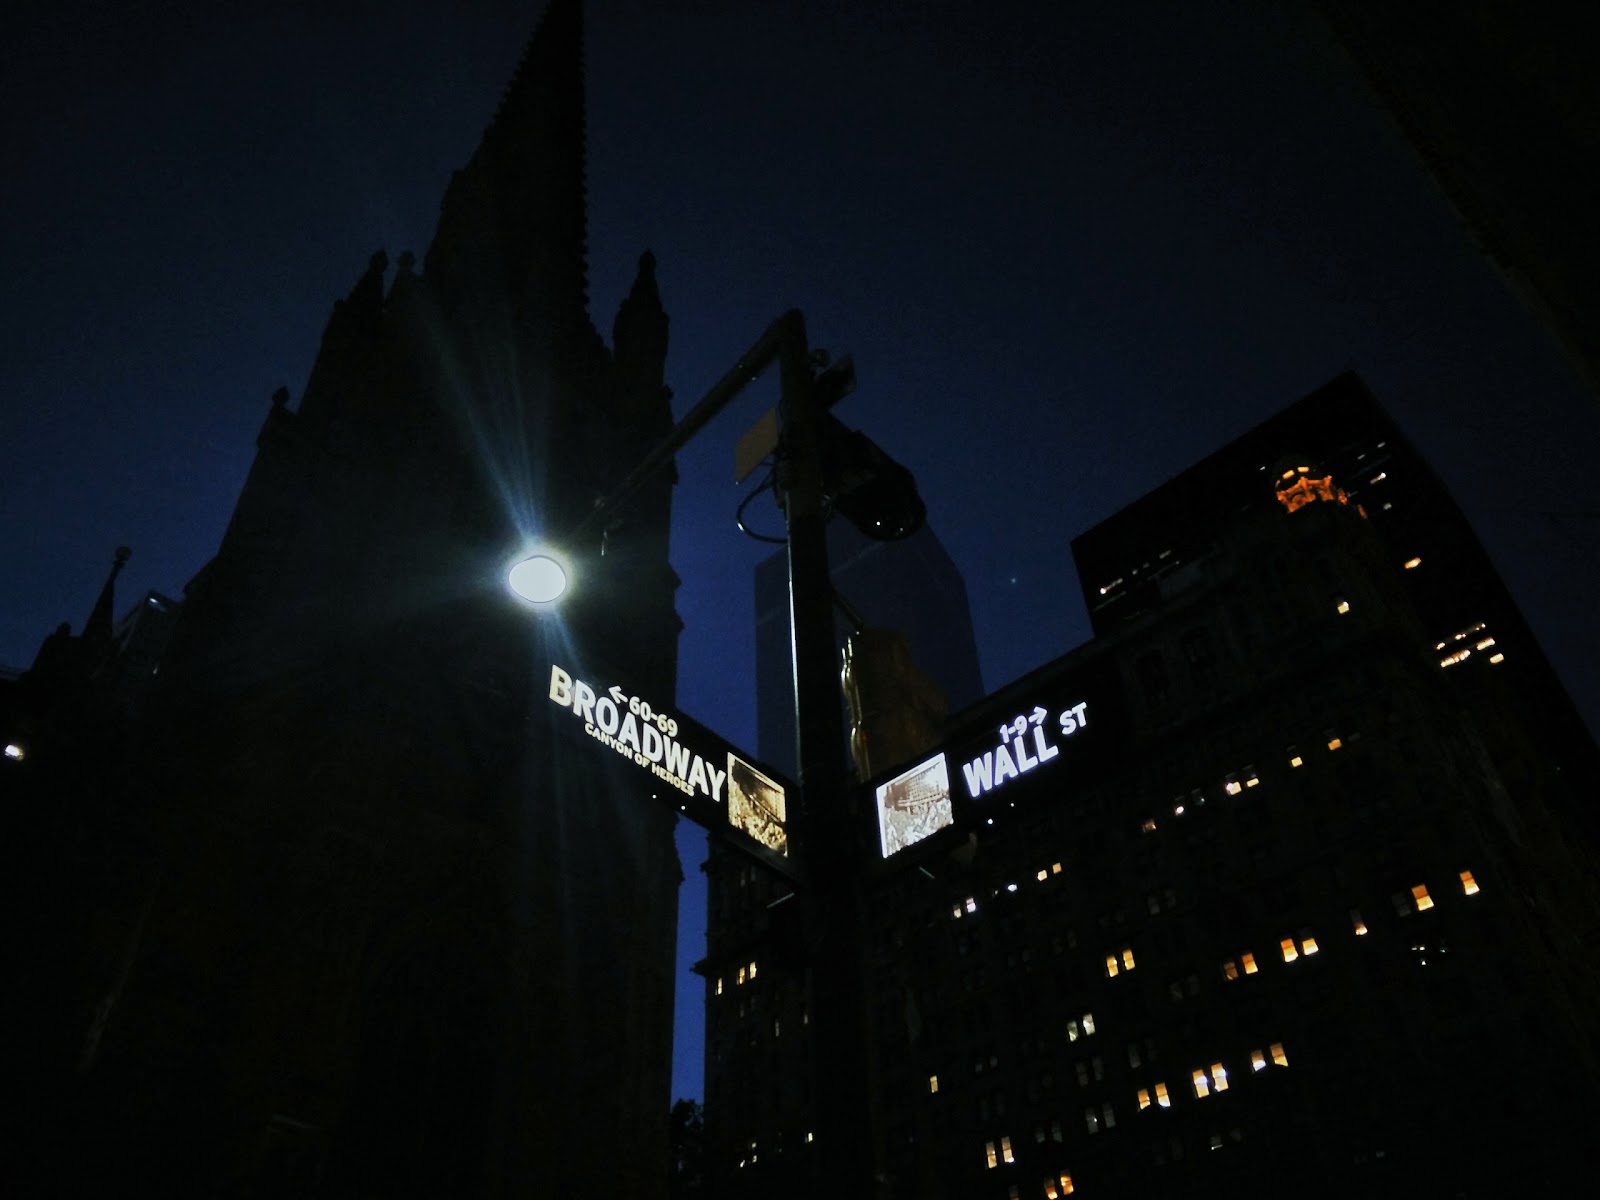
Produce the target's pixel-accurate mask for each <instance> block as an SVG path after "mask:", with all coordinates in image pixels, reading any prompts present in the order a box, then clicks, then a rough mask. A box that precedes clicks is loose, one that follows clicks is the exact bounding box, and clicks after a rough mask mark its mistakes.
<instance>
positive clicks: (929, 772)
mask: <svg viewBox="0 0 1600 1200" xmlns="http://www.w3.org/2000/svg"><path fill="white" fill-rule="evenodd" d="M954 820H955V813H954V812H953V811H952V809H951V807H950V768H949V766H948V765H947V764H946V763H945V758H944V755H943V754H937V755H935V756H934V757H932V758H930V759H929V760H928V761H927V762H925V763H922V764H920V765H918V766H915V767H912V768H911V770H909V771H907V772H905V773H904V774H903V775H897V776H895V777H894V778H893V779H891V780H889V782H888V783H882V784H879V785H878V832H879V835H880V837H881V838H882V840H883V856H884V857H885V858H888V857H889V855H891V854H893V853H894V852H895V851H896V850H903V849H905V848H906V847H907V846H909V845H911V844H912V843H914V842H920V841H921V840H922V839H923V838H925V837H927V836H928V835H929V834H931V833H935V832H937V831H938V830H940V829H943V828H944V827H945V826H946V825H949V824H951V823H952V822H954Z"/></svg>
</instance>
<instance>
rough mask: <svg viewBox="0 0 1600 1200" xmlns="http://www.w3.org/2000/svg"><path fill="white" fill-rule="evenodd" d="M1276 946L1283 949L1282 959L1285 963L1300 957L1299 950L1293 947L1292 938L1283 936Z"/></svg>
mask: <svg viewBox="0 0 1600 1200" xmlns="http://www.w3.org/2000/svg"><path fill="white" fill-rule="evenodd" d="M1278 948H1279V949H1280V950H1282V951H1283V961H1284V962H1286V963H1288V962H1293V961H1294V960H1295V959H1297V958H1299V957H1300V951H1298V950H1296V949H1295V945H1294V939H1293V938H1284V939H1283V940H1282V941H1281V942H1279V943H1278Z"/></svg>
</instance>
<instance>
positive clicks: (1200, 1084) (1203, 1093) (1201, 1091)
mask: <svg viewBox="0 0 1600 1200" xmlns="http://www.w3.org/2000/svg"><path fill="white" fill-rule="evenodd" d="M1191 1078H1192V1079H1193V1080H1194V1094H1195V1095H1196V1096H1198V1097H1199V1098H1200V1099H1202V1100H1204V1099H1205V1098H1206V1097H1207V1096H1209V1095H1211V1082H1210V1080H1208V1079H1207V1078H1206V1073H1205V1072H1204V1071H1195V1072H1194V1074H1193V1075H1192V1076H1191Z"/></svg>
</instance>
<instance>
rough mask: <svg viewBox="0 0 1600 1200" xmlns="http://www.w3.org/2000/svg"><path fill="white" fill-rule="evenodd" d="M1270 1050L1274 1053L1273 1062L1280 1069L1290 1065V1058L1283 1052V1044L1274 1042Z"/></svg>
mask: <svg viewBox="0 0 1600 1200" xmlns="http://www.w3.org/2000/svg"><path fill="white" fill-rule="evenodd" d="M1270 1049H1271V1051H1272V1061H1273V1062H1275V1063H1277V1064H1278V1065H1279V1066H1280V1067H1287V1066H1288V1065H1289V1056H1288V1055H1287V1054H1285V1053H1284V1052H1283V1043H1282V1042H1273V1043H1272V1045H1271V1047H1270Z"/></svg>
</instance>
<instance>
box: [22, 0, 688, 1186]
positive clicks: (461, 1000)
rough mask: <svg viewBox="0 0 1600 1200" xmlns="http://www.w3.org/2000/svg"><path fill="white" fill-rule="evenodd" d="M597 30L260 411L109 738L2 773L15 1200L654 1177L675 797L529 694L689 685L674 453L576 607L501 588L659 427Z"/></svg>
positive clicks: (380, 264) (543, 29)
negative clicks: (674, 539) (605, 298)
mask: <svg viewBox="0 0 1600 1200" xmlns="http://www.w3.org/2000/svg"><path fill="white" fill-rule="evenodd" d="M581 34H582V30H581V17H580V5H579V4H578V3H576V0H553V2H552V3H551V4H550V6H549V8H548V10H547V12H546V13H545V15H544V17H543V18H542V20H541V22H540V24H539V26H538V28H537V30H536V32H535V33H534V35H533V37H532V40H531V41H530V43H529V46H528V49H527V51H526V54H525V56H524V58H523V60H522V62H521V64H520V66H519V68H518V70H517V73H516V75H515V77H514V78H513V79H512V81H511V83H510V85H509V87H508V88H507V91H506V93H505V96H504V99H503V101H502V104H501V106H500V109H499V111H498V112H497V113H496V114H495V116H494V118H493V120H492V122H491V123H490V124H489V126H488V128H487V129H486V131H485V132H484V134H483V138H482V141H481V143H480V144H479V146H478V148H477V150H476V151H475V152H474V154H473V155H472V157H471V159H470V161H469V162H468V163H467V164H466V166H465V167H463V168H462V169H461V170H460V171H458V172H456V174H455V176H454V177H453V179H452V180H451V182H450V185H449V188H448V190H447V191H446V193H445V196H444V201H443V205H442V211H441V214H440V219H439V224H438V227H437V230H436V232H435V234H434V238H433V241H432V244H431V245H430V247H429V248H428V251H427V254H426V255H425V257H424V259H423V260H422V261H421V262H420V263H419V262H417V261H416V260H415V259H413V257H412V256H411V255H410V254H404V255H401V256H400V258H399V260H398V262H397V264H396V265H395V267H394V269H392V270H391V269H390V266H389V262H388V259H387V257H386V256H385V255H384V254H383V253H381V252H380V253H378V254H376V255H374V256H373V257H372V260H371V262H370V264H369V266H368V268H367V270H366V271H365V273H364V274H362V276H361V278H360V279H359V281H358V282H357V283H356V284H355V286H354V288H353V289H352V290H351V292H350V294H349V295H348V296H347V297H345V298H344V299H343V300H341V301H340V302H339V303H337V304H336V305H335V307H334V312H333V315H332V317H331V318H330V320H329V322H328V326H327V329H326V332H325V333H324V336H323V341H322V346H321V350H320V352H319V354H318V356H317V360H316V363H315V366H314V367H313V370H312V373H311V376H310V379H309V381H308V382H307V384H306V387H305V389H304V392H303V394H302V395H301V397H300V399H299V403H298V404H297V405H291V403H290V397H289V395H288V393H287V391H280V392H279V393H278V394H277V395H276V396H275V397H274V398H273V401H272V405H271V408H270V411H269V412H268V415H267V418H266V421H265V423H264V425H263V427H262V430H261V433H260V436H259V438H258V441H257V447H258V448H257V454H256V458H255V461H254V465H253V466H252V468H251V472H250V475H249V478H248V481H247V483H246V485H245V487H244V490H243V492H242V494H241V495H240V498H239V501H238V504H237V507H236V509H235V511H234V514H233V517H232V520H231V521H230V523H229V525H228V528H227V531H226V533H225V534H224V537H223V540H222V543H221V545H220V547H219V548H218V550H217V552H216V555H215V556H214V557H213V558H212V559H211V561H210V562H208V563H207V564H206V565H205V566H204V568H203V569H202V570H201V571H200V572H199V573H198V574H197V575H196V577H195V578H194V579H193V580H192V581H191V582H190V583H189V585H188V587H187V588H186V590H185V596H184V602H183V606H182V612H181V615H180V616H179V618H178V620H177V622H176V625H175V627H174V628H173V629H172V631H171V640H170V642H169V643H168V644H167V645H166V646H165V647H164V649H163V651H162V653H161V655H160V658H159V663H158V664H157V666H158V668H159V675H158V678H159V680H160V683H159V686H158V687H157V689H156V691H155V692H154V693H153V694H152V696H151V697H150V701H149V708H150V715H149V716H148V717H147V718H146V719H145V720H144V721H143V722H142V724H141V725H140V726H139V727H138V729H137V730H136V736H135V737H134V738H132V739H131V740H130V745H129V752H128V754H127V755H125V756H123V757H122V758H120V759H116V760H113V761H111V762H110V763H109V765H108V766H107V768H106V769H105V770H103V771H100V772H98V773H96V774H95V775H94V777H93V778H91V779H87V780H85V779H83V778H78V779H76V780H75V781H74V783H73V786H72V787H70V788H65V789H63V788H62V787H60V786H58V783H59V780H60V779H61V776H59V775H53V774H52V773H51V772H50V770H49V769H48V768H49V765H50V764H49V763H48V762H46V761H39V762H37V763H34V764H33V765H34V766H36V767H37V768H38V771H37V772H36V773H35V774H34V775H33V776H32V777H31V778H30V779H29V780H27V781H22V782H19V786H22V785H23V783H24V782H25V785H26V786H27V787H28V788H29V789H30V795H31V796H32V797H33V799H34V800H35V802H37V803H38V804H40V805H46V806H49V807H50V809H51V810H52V811H53V812H55V813H56V814H58V816H57V818H55V819H53V820H52V821H51V822H48V823H47V827H46V828H45V829H43V830H41V831H40V840H39V843H38V845H37V847H36V848H35V857H36V860H37V861H36V862H35V863H32V864H29V865H28V866H27V867H26V880H27V881H28V882H30V883H31V884H32V886H33V888H34V889H35V891H36V892H37V893H38V894H43V895H47V896H49V897H50V898H51V899H50V903H49V904H41V905H39V906H38V909H37V911H38V914H39V915H38V917H37V919H35V920H33V921H31V922H29V923H28V924H29V930H28V935H27V939H26V941H27V945H28V947H29V951H30V953H29V955H28V956H27V958H26V969H25V974H26V975H27V978H28V980H29V982H30V984H31V986H30V988H29V989H26V990H27V992H28V994H27V996H26V997H25V998H24V999H23V1000H21V1001H17V1003H18V1004H19V1005H20V1006H21V1007H22V1008H23V1009H24V1010H25V1011H23V1012H21V1013H20V1014H19V1016H20V1018H21V1023H20V1024H14V1025H13V1026H12V1028H13V1029H14V1030H16V1029H23V1030H27V1031H28V1034H29V1044H28V1045H27V1046H26V1047H20V1048H19V1050H18V1059H19V1061H20V1062H22V1064H23V1075H24V1078H25V1079H26V1081H27V1086H28V1089H29V1092H30V1094H32V1095H34V1096H35V1097H36V1098H37V1103H36V1104H35V1105H34V1106H33V1107H34V1110H35V1111H34V1117H33V1118H31V1119H30V1122H29V1125H28V1128H27V1132H28V1135H29V1136H28V1137H26V1138H23V1139H22V1141H23V1142H24V1144H30V1145H31V1147H32V1149H31V1151H30V1152H28V1153H24V1154H23V1155H21V1156H19V1164H20V1165H19V1166H14V1167H13V1169H17V1170H20V1171H21V1172H22V1173H23V1176H24V1179H25V1181H26V1183H27V1185H28V1188H29V1191H28V1193H27V1194H41V1193H45V1192H59V1193H61V1194H77V1195H81V1194H85V1192H86V1191H88V1190H89V1189H90V1188H91V1187H97V1186H102V1185H105V1184H107V1183H109V1182H112V1181H116V1180H122V1179H126V1178H129V1177H135V1178H140V1179H144V1180H150V1181H160V1182H161V1183H162V1185H163V1186H164V1187H165V1188H166V1189H167V1190H170V1191H173V1192H176V1193H179V1194H197V1195H198V1194H213V1195H239V1196H245V1195H249V1196H378V1195H383V1196H398V1195H419V1196H420V1195H427V1196H444V1195H450V1196H500V1195H512V1194H516V1195H528V1194H552V1195H554V1194H561V1193H568V1192H575V1191H576V1190H578V1188H579V1187H580V1185H581V1186H585V1187H586V1186H588V1185H589V1184H592V1182H593V1179H594V1176H595V1166H594V1163H593V1161H592V1156H593V1150H594V1148H595V1147H597V1146H604V1147H605V1153H606V1175H607V1178H608V1190H610V1191H612V1192H614V1193H615V1194H620V1195H629V1196H652V1195H658V1194H660V1193H661V1191H662V1189H663V1187H664V1181H665V1164H666V1158H667V1147H666V1117H667V1109H668V1102H669V1099H670V1096H669V1087H670V1065H671V1036H672V1035H671V1018H672V995H673V991H672V972H673V945H674V938H675V923H676V898H677V887H678V884H679V881H680V879H681V873H680V870H679V866H678V862H677V858H676V854H675V851H674V849H673V840H672V826H673V815H672V814H671V812H670V811H669V810H667V809H666V808H665V807H664V806H659V805H656V804H653V803H652V802H651V801H650V798H649V796H648V791H647V789H644V788H642V787H641V786H639V785H638V784H637V783H636V782H635V781H634V780H633V779H631V778H628V777H626V776H625V775H624V774H623V773H622V771H621V769H620V768H619V767H617V766H615V765H614V762H613V763H608V762H606V761H603V760H602V759H601V757H600V756H598V755H596V754H595V753H594V752H593V749H592V746H591V745H586V744H584V743H585V742H586V741H588V739H584V738H582V737H579V738H577V739H573V738H572V737H571V736H569V734H568V732H567V730H566V729H565V728H564V727H562V726H559V725H558V722H557V721H556V719H555V718H553V717H551V716H549V715H548V713H549V711H550V709H551V707H552V706H551V705H550V704H549V703H548V701H547V699H546V696H545V693H546V692H547V691H548V689H549V686H550V679H551V667H552V664H553V663H555V662H560V663H561V664H562V665H563V666H565V667H566V668H568V669H574V668H575V667H577V668H581V666H582V664H583V663H584V662H585V661H586V658H587V654H588V652H589V650H590V649H591V648H592V647H594V646H597V645H600V644H604V645H605V646H606V657H607V659H609V660H611V661H622V662H625V663H626V664H627V666H628V668H629V671H630V682H631V683H633V684H634V685H636V686H637V687H638V688H639V689H640V690H641V691H645V692H648V694H650V695H653V696H662V697H670V696H671V694H672V690H673V686H674V675H675V667H676V664H675V646H676V636H677V630H678V628H679V622H678V619H677V617H676V614H675V613H674V610H673V591H674V587H675V585H676V578H675V576H674V575H673V572H672V570H671V568H670V566H669V565H668V561H667V524H668V519H669V513H670V492H671V486H672V478H671V472H670V470H669V471H665V472H663V473H662V474H661V475H660V476H659V477H658V478H656V479H655V480H653V481H652V482H651V483H649V484H647V485H646V487H645V488H644V490H643V492H642V493H641V495H640V497H639V499H638V501H637V503H636V504H635V505H634V506H633V507H630V508H629V509H628V510H627V511H626V512H625V513H624V514H622V517H621V519H620V520H618V521H616V522H614V523H613V524H612V525H611V526H610V527H609V528H608V529H607V530H605V531H603V534H604V538H605V555H604V558H603V559H602V558H600V556H599V554H598V551H599V544H598V543H599V537H600V535H599V534H597V535H596V538H595V539H594V540H595V543H596V544H595V545H594V546H592V547H587V548H584V547H580V548H579V550H580V552H581V551H582V550H584V549H588V550H590V551H593V552H594V557H593V559H592V561H589V562H586V563H585V564H584V567H585V576H586V582H587V585H588V586H587V588H586V593H585V602H584V603H582V604H580V605H577V606H576V607H575V608H573V609H572V610H570V611H564V612H563V613H562V614H561V615H559V616H541V617H539V618H537V619H536V618H535V616H534V614H533V613H532V612H530V610H528V609H527V608H526V607H524V606H523V605H522V603H521V602H520V601H518V600H516V599H515V598H514V597H512V596H511V595H510V594H509V593H508V591H507V589H506V586H505V571H506V568H507V566H508V565H509V564H510V563H511V562H512V561H513V560H514V558H515V557H516V556H517V555H518V553H519V551H522V550H524V549H525V548H526V547H527V545H528V543H529V542H530V540H531V539H533V538H534V537H536V536H538V535H541V534H543V535H549V536H559V535H560V534H561V533H562V532H563V531H567V530H571V529H573V528H575V527H577V526H578V525H579V522H580V520H581V519H582V518H583V517H584V516H585V515H587V514H588V513H589V512H590V511H591V509H592V507H593V504H594V502H595V500H596V499H597V498H598V497H600V496H602V495H604V494H605V493H606V492H607V491H608V490H609V489H610V488H611V487H613V486H615V484H616V483H617V482H619V481H620V480H621V479H622V478H623V477H624V476H625V475H626V474H627V473H628V471H629V470H630V469H631V468H632V466H633V465H634V464H635V463H636V462H637V460H638V459H639V458H641V457H642V456H643V454H644V451H645V450H646V449H647V448H648V447H650V446H652V445H653V444H654V443H655V442H656V441H658V440H659V439H660V437H661V436H662V435H663V434H664V433H665V432H666V431H667V430H668V429H669V428H670V427H671V423H672V418H671V412H670V408H669V405H668V394H667V391H666V389H665V388H664V386H663V379H662V373H663V363H664V358H665V354H666V338H667V318H666V315H665V313H664V311H663V309H662V306H661V302H660V298H659V295H658V292H657V289H656V283H655V276H654V262H653V260H652V259H651V258H650V256H649V255H646V256H645V257H644V258H643V259H642V260H641V263H640V268H639V274H638V277H637V279H636V281H635V283H634V286H633V290H632V292H631V294H630V295H629V296H628V297H627V299H626V300H625V301H624V303H623V305H622V308H621V310H620V311H619V313H618V314H617V317H616V322H615V325H614V327H613V336H612V340H611V345H610V346H607V345H606V343H605V342H604V340H603V339H602V338H601V336H600V334H599V333H598V332H597V330H596V329H595V327H594V325H593V323H592V321H591V319H590V317H589V314H588V309H587V296H586V279H585V259H584V255H585V243H584V233H585V197H584V184H583V167H584V123H583V113H584V105H583V76H582V65H581V57H582V56H581ZM571 724H573V722H570V721H568V722H566V723H565V725H571ZM42 757H43V756H42ZM607 757H610V758H611V759H613V760H615V756H607ZM18 1194H23V1193H21V1192H19V1193H18Z"/></svg>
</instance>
